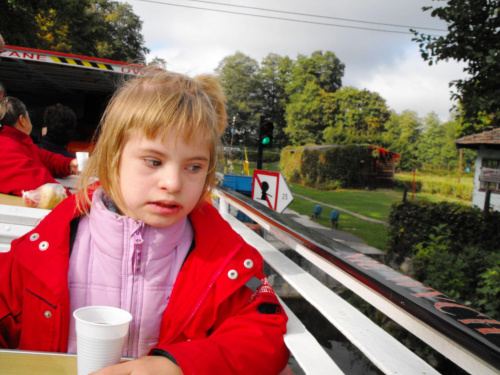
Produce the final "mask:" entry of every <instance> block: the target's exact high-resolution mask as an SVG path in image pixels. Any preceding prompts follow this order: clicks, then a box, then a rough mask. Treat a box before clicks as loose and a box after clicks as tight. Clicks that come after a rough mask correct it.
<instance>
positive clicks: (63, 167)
mask: <svg viewBox="0 0 500 375" xmlns="http://www.w3.org/2000/svg"><path fill="white" fill-rule="evenodd" d="M37 151H38V155H39V156H40V159H41V160H42V162H43V164H44V165H45V166H46V167H47V169H48V170H49V172H50V173H51V175H52V176H54V177H67V176H69V175H71V174H76V172H77V169H78V162H77V161H76V159H72V158H68V157H66V156H63V155H60V154H56V153H54V152H50V151H47V150H42V149H40V148H38V150H37Z"/></svg>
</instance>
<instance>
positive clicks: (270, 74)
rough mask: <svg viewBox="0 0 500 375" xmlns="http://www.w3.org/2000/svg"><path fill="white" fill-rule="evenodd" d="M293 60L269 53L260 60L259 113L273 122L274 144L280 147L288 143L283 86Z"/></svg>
mask: <svg viewBox="0 0 500 375" xmlns="http://www.w3.org/2000/svg"><path fill="white" fill-rule="evenodd" d="M292 65H293V61H292V59H290V58H289V57H281V56H279V55H277V54H274V53H271V54H269V55H267V56H266V57H265V58H264V59H263V60H262V62H261V65H260V70H259V76H260V78H259V80H260V82H261V84H262V87H261V91H260V92H261V95H262V98H261V103H262V108H261V113H262V115H263V116H264V117H265V118H266V119H267V120H270V121H272V122H273V124H274V140H275V142H274V144H275V146H276V147H279V148H282V147H284V146H286V145H287V144H288V135H287V133H286V132H285V128H286V119H285V113H286V105H287V103H288V97H287V95H286V91H285V87H286V85H287V84H288V82H289V80H290V75H291V70H292Z"/></svg>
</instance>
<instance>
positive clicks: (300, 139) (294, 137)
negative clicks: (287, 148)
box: [285, 81, 326, 145]
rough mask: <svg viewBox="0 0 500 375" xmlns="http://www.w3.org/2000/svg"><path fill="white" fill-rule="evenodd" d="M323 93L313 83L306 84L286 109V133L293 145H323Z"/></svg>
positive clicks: (324, 126) (324, 125)
mask: <svg viewBox="0 0 500 375" xmlns="http://www.w3.org/2000/svg"><path fill="white" fill-rule="evenodd" d="M325 95H326V93H325V91H324V90H321V89H320V88H319V87H318V85H317V84H316V83H315V82H313V81H308V82H306V85H305V87H304V89H303V92H301V93H296V94H295V95H293V98H294V100H292V101H291V102H290V103H289V104H288V105H287V107H286V120H287V127H286V129H285V131H286V133H287V134H288V136H289V137H290V142H291V143H292V144H293V145H305V144H308V143H314V144H321V143H323V130H324V129H325V128H326V124H325V122H324V119H325V116H324V105H323V101H324V100H325Z"/></svg>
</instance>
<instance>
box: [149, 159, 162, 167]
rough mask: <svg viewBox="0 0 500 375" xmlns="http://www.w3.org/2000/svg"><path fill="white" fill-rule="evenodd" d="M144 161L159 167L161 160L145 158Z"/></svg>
mask: <svg viewBox="0 0 500 375" xmlns="http://www.w3.org/2000/svg"><path fill="white" fill-rule="evenodd" d="M145 160H146V163H148V164H149V165H150V166H152V167H159V166H160V165H161V161H158V160H155V159H145Z"/></svg>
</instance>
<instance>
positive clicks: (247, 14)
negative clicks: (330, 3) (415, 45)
mask: <svg viewBox="0 0 500 375" xmlns="http://www.w3.org/2000/svg"><path fill="white" fill-rule="evenodd" d="M136 1H142V2H145V3H152V4H160V5H169V6H174V7H180V8H189V9H200V10H207V11H210V12H217V13H229V14H237V15H243V16H250V17H257V18H266V19H274V20H280V21H291V22H299V23H307V24H313V25H322V26H333V27H344V28H348V29H357V30H367V31H378V32H384V33H392V34H406V35H413V33H412V32H410V31H398V30H384V29H374V28H369V27H361V26H348V25H337V24H333V23H325V22H315V21H306V20H299V19H293V18H284V17H274V16H265V15H258V14H250V13H241V12H234V11H229V10H220V9H210V8H202V7H196V6H188V5H181V4H172V3H166V2H161V1H155V0H136ZM191 1H193V0H191ZM225 5H227V4H225ZM255 9H258V8H255ZM276 12H279V11H276ZM318 17H319V16H318ZM355 22H360V21H355ZM393 26H395V25H393ZM399 27H404V26H399ZM429 36H437V37H439V35H429Z"/></svg>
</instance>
